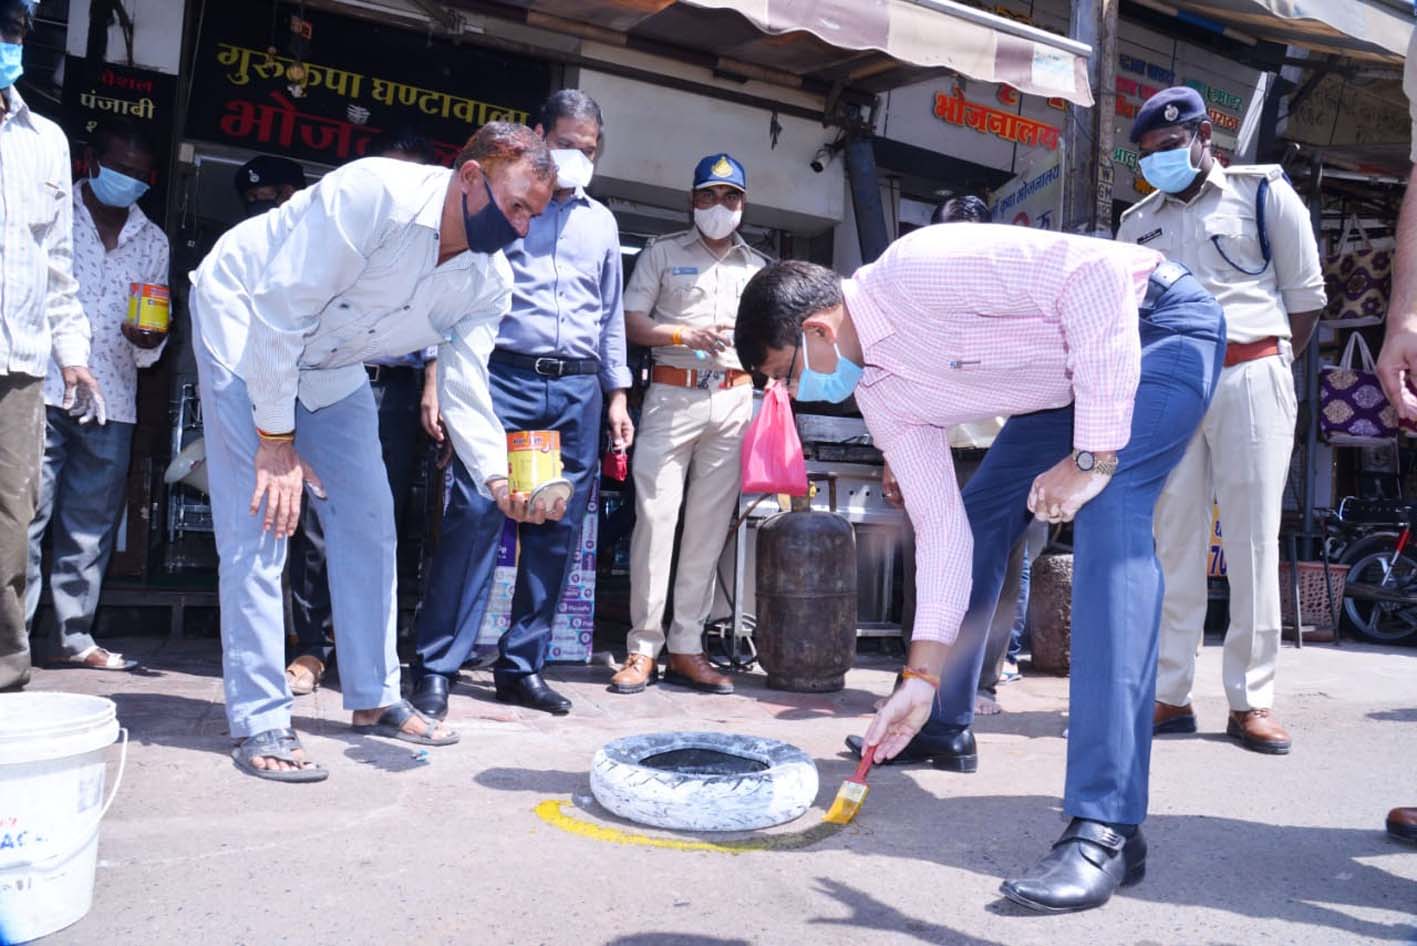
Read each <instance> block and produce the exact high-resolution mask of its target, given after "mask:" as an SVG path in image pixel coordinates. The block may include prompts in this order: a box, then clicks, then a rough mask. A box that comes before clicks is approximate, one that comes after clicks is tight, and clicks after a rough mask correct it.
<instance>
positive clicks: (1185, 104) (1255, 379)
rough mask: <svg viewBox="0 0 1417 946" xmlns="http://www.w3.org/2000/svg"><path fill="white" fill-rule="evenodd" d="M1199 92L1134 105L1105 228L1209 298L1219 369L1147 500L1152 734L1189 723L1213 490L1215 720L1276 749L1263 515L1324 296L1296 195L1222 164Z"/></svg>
mask: <svg viewBox="0 0 1417 946" xmlns="http://www.w3.org/2000/svg"><path fill="white" fill-rule="evenodd" d="M1212 135H1213V132H1212V128H1211V123H1210V120H1209V115H1208V113H1207V110H1206V105H1205V101H1204V100H1203V99H1202V98H1201V96H1200V94H1199V93H1198V92H1196V91H1195V90H1194V89H1191V88H1187V87H1177V88H1171V89H1166V90H1164V91H1162V92H1158V93H1157V94H1156V95H1154V96H1152V98H1151V99H1150V100H1148V101H1147V102H1146V104H1145V105H1143V106H1142V108H1141V111H1140V112H1139V113H1138V114H1137V118H1136V122H1135V124H1134V125H1133V127H1132V133H1131V139H1132V141H1133V142H1134V143H1136V144H1137V145H1138V146H1139V150H1140V153H1141V172H1142V175H1143V176H1144V177H1145V178H1146V181H1147V183H1148V184H1150V185H1151V186H1152V187H1154V188H1156V193H1154V194H1151V195H1150V196H1148V197H1147V198H1146V199H1144V200H1142V201H1140V202H1139V203H1137V204H1136V206H1134V207H1132V208H1131V209H1130V210H1128V211H1127V212H1126V213H1125V214H1123V215H1122V223H1121V227H1120V229H1119V230H1118V234H1117V238H1118V239H1119V240H1126V241H1129V242H1132V243H1139V244H1142V245H1145V246H1147V247H1150V248H1151V249H1154V250H1159V251H1161V252H1162V253H1165V254H1166V255H1167V256H1169V257H1170V258H1171V259H1172V260H1174V261H1176V262H1178V263H1183V264H1185V265H1186V266H1187V267H1189V268H1190V270H1191V272H1192V273H1193V274H1194V275H1195V277H1196V278H1197V279H1199V280H1200V281H1201V283H1202V284H1203V285H1204V286H1205V288H1206V289H1208V290H1210V292H1211V294H1212V295H1214V296H1215V298H1216V299H1217V300H1218V301H1219V302H1220V304H1221V307H1222V308H1223V309H1224V310H1225V320H1226V326H1227V329H1226V337H1227V342H1228V347H1227V351H1226V355H1225V368H1224V370H1223V372H1222V374H1221V376H1220V383H1219V385H1218V386H1217V388H1216V391H1215V398H1214V400H1212V401H1211V405H1210V409H1209V411H1208V412H1207V413H1206V417H1205V420H1204V421H1203V422H1202V424H1201V428H1200V429H1199V430H1198V431H1197V432H1196V434H1195V437H1194V439H1192V441H1191V444H1190V446H1189V447H1188V448H1187V451H1186V455H1185V457H1184V459H1182V461H1181V463H1180V465H1179V466H1178V467H1176V469H1175V471H1173V472H1172V474H1171V477H1170V479H1169V480H1168V481H1167V484H1166V488H1165V490H1164V491H1163V492H1162V495H1161V500H1160V502H1159V503H1158V504H1157V507H1156V546H1157V554H1158V556H1159V557H1160V559H1161V565H1162V569H1163V571H1164V572H1165V576H1166V593H1165V598H1164V601H1163V605H1162V617H1161V638H1160V647H1159V660H1158V662H1157V675H1156V707H1155V715H1154V717H1153V723H1154V729H1155V731H1156V732H1157V733H1193V732H1195V731H1196V726H1197V721H1196V716H1195V714H1194V712H1192V710H1191V691H1192V685H1193V683H1194V681H1195V667H1196V651H1197V649H1198V648H1199V646H1200V643H1201V637H1202V633H1203V629H1204V623H1205V612H1206V604H1207V601H1206V564H1205V562H1206V552H1207V549H1208V546H1209V542H1210V517H1209V516H1207V515H1206V514H1205V510H1206V509H1207V507H1208V506H1209V505H1210V502H1211V498H1212V496H1214V497H1215V498H1216V500H1217V501H1218V503H1219V506H1220V522H1221V523H1222V525H1221V528H1222V529H1223V531H1224V535H1225V558H1226V566H1227V570H1228V579H1229V583H1230V627H1229V630H1228V631H1227V633H1226V636H1225V659H1224V670H1223V677H1224V685H1225V693H1226V697H1227V698H1228V700H1229V703H1230V716H1229V719H1228V720H1227V724H1226V732H1227V734H1228V735H1229V736H1230V737H1231V738H1233V739H1236V740H1238V741H1239V742H1240V743H1241V744H1242V745H1244V746H1245V747H1246V748H1249V749H1252V750H1254V751H1257V752H1263V753H1268V754H1283V753H1286V752H1288V751H1289V747H1290V738H1289V734H1288V733H1287V732H1286V731H1285V730H1284V727H1283V726H1281V725H1280V724H1279V722H1278V721H1277V720H1276V719H1275V718H1274V716H1273V707H1274V676H1275V665H1276V662H1277V660H1278V656H1279V634H1280V615H1279V608H1280V590H1279V523H1280V515H1281V513H1282V509H1283V497H1284V484H1285V481H1286V480H1287V479H1288V476H1289V458H1290V454H1291V452H1292V451H1293V447H1294V423H1295V415H1296V413H1297V406H1296V401H1295V396H1294V377H1293V374H1292V371H1291V365H1292V363H1293V360H1294V356H1295V354H1296V353H1297V352H1301V351H1303V349H1304V346H1305V345H1306V344H1307V343H1308V341H1309V337H1310V335H1311V334H1312V333H1313V329H1314V325H1315V323H1316V322H1317V320H1318V316H1319V312H1320V310H1322V309H1323V307H1324V301H1325V298H1324V280H1323V273H1322V269H1321V267H1320V263H1319V253H1318V246H1317V243H1316V242H1315V240H1314V233H1313V228H1312V225H1311V223H1310V219H1309V211H1308V208H1307V207H1306V206H1305V205H1304V202H1303V200H1301V199H1300V198H1299V195H1298V194H1296V193H1295V192H1294V188H1293V187H1291V186H1290V184H1289V181H1288V180H1287V179H1286V178H1285V176H1284V172H1283V171H1282V170H1281V169H1280V168H1279V167H1278V166H1277V165H1253V166H1231V167H1224V166H1222V164H1221V162H1220V161H1218V160H1217V159H1216V156H1215V153H1214V143H1213V140H1212Z"/></svg>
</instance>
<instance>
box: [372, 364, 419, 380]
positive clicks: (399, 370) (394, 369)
mask: <svg viewBox="0 0 1417 946" xmlns="http://www.w3.org/2000/svg"><path fill="white" fill-rule="evenodd" d="M422 370H423V369H421V368H415V367H413V365H365V366H364V373H365V374H367V375H368V376H369V382H370V383H371V384H386V383H387V382H389V381H394V380H397V379H398V378H411V377H413V376H414V375H415V374H417V373H418V372H419V371H422Z"/></svg>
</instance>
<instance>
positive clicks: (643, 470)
mask: <svg viewBox="0 0 1417 946" xmlns="http://www.w3.org/2000/svg"><path fill="white" fill-rule="evenodd" d="M747 189H748V175H747V172H746V171H744V169H743V165H742V164H740V163H739V162H738V161H737V160H735V159H734V158H733V156H732V155H729V154H724V153H723V152H716V153H714V154H710V155H708V156H706V157H705V158H704V159H703V160H701V161H700V162H699V163H698V165H697V166H696V167H695V168H694V177H693V188H692V191H691V194H690V207H691V208H692V211H693V218H694V225H693V226H692V227H691V228H689V229H688V230H684V231H681V232H679V233H671V234H669V235H667V236H663V237H660V238H659V239H657V240H655V241H654V242H652V243H651V244H650V245H649V246H647V247H646V248H645V249H644V251H643V252H642V253H640V256H639V259H638V260H637V261H636V264H635V271H634V274H633V275H632V276H631V277H630V281H629V284H628V285H627V286H626V288H625V328H626V331H627V333H628V335H629V338H630V341H632V342H634V343H635V344H637V345H644V346H646V347H648V348H652V349H653V350H654V370H653V372H652V374H651V376H650V380H651V384H650V387H649V390H648V391H647V392H646V393H645V401H644V410H643V413H642V415H641V420H640V430H639V439H638V440H637V442H636V447H635V457H634V463H633V464H632V468H633V473H634V477H635V531H634V535H633V536H632V538H631V540H630V576H631V577H630V622H631V629H630V635H629V637H628V639H627V641H626V650H627V652H628V656H627V657H626V661H625V667H624V669H622V670H621V671H620V672H619V673H617V674H616V675H615V677H614V679H613V680H612V681H611V689H612V690H613V691H615V692H617V693H639V692H641V691H643V690H644V688H645V687H646V686H647V685H648V684H650V683H652V682H654V680H655V679H656V678H657V676H658V659H659V654H660V651H661V650H664V649H666V645H667V649H668V651H669V658H668V668H667V671H666V677H665V678H666V680H668V681H670V682H674V683H679V684H683V685H686V686H691V687H694V688H695V689H699V690H703V691H706V692H710V693H731V692H733V683H732V681H731V680H730V679H729V678H728V677H725V676H724V675H722V674H720V673H718V672H717V671H716V670H714V669H713V667H712V665H711V664H709V662H708V659H707V658H705V657H704V654H703V644H702V638H703V628H704V622H705V621H706V620H707V618H708V612H709V608H710V607H711V606H712V603H713V589H714V577H715V573H716V569H717V565H718V558H719V555H720V554H721V553H722V551H723V543H724V541H725V539H726V538H727V535H728V523H729V520H730V519H731V518H732V516H733V511H734V509H736V508H737V501H738V491H739V486H740V469H739V456H740V452H741V449H742V442H743V429H744V428H745V427H746V426H747V425H748V421H749V420H750V419H751V418H752V415H753V385H752V378H751V376H749V375H748V373H747V372H745V371H744V370H743V366H742V365H741V364H739V362H738V355H737V353H736V352H735V351H734V350H733V323H734V320H735V319H736V318H737V313H738V300H739V297H740V296H741V295H742V294H743V287H744V286H746V285H747V283H748V280H749V279H750V278H752V276H753V274H754V273H756V272H757V271H758V270H760V269H762V268H763V267H764V266H765V265H767V262H768V260H767V258H766V257H764V256H763V255H762V254H761V253H758V252H757V251H756V250H754V249H753V248H752V247H750V246H748V244H747V243H746V242H744V240H743V238H742V237H741V236H739V235H738V226H739V224H741V223H742V220H743V207H744V205H745V204H746V203H747V197H746V191H747ZM686 483H687V490H686ZM681 505H683V507H684V531H683V538H682V539H681V540H680V542H679V558H678V567H677V571H676V573H675V579H674V615H673V622H672V624H671V625H670V628H669V633H668V636H667V638H666V635H665V632H664V612H665V603H666V599H667V597H668V594H669V575H670V563H671V561H672V560H673V559H674V533H675V526H676V524H677V522H678V519H679V509H680V506H681Z"/></svg>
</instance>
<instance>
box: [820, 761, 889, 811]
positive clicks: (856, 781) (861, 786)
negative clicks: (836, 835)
mask: <svg viewBox="0 0 1417 946" xmlns="http://www.w3.org/2000/svg"><path fill="white" fill-rule="evenodd" d="M875 755H876V747H875V746H866V747H864V748H863V749H862V750H861V764H860V765H858V766H857V767H856V774H854V775H852V776H851V777H850V778H848V779H847V780H846V781H844V782H842V783H841V788H840V789H838V790H837V793H836V800H835V801H833V802H832V806H831V808H829V809H828V810H827V814H826V817H825V818H823V819H822V820H823V821H824V822H827V823H828V824H850V823H851V819H853V818H855V817H856V813H857V812H858V811H860V810H861V804H862V803H863V802H864V801H866V793H867V792H869V791H870V790H871V789H870V786H868V785H867V784H866V773H867V772H869V771H871V762H872V760H873V759H874V758H875Z"/></svg>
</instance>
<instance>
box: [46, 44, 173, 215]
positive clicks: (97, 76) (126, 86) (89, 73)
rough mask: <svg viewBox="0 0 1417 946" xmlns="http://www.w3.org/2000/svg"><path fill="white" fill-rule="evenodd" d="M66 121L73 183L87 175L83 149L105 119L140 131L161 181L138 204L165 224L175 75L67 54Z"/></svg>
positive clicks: (62, 121)
mask: <svg viewBox="0 0 1417 946" xmlns="http://www.w3.org/2000/svg"><path fill="white" fill-rule="evenodd" d="M62 101H63V113H62V114H63V118H62V120H61V124H62V125H63V126H64V131H65V132H67V133H68V136H69V153H70V156H71V157H72V159H73V165H74V179H75V180H78V179H79V178H82V177H84V176H86V175H87V174H88V169H87V168H86V167H84V146H85V145H87V144H88V143H89V139H90V137H91V136H92V135H93V132H94V129H95V128H97V127H98V125H99V123H100V122H102V121H108V122H118V123H126V124H128V125H132V126H134V127H136V128H139V129H141V130H142V132H143V133H144V134H145V135H147V137H148V140H149V141H150V142H151V143H152V146H153V167H154V168H155V169H156V171H157V180H155V181H150V182H149V183H150V184H153V185H154V186H153V187H152V188H151V189H150V190H149V191H148V192H147V193H146V194H145V195H143V199H142V200H141V201H139V202H138V204H139V206H140V207H142V209H143V212H144V213H145V214H147V215H148V216H149V217H150V218H152V219H153V220H154V221H156V222H157V224H158V226H161V225H162V221H163V212H164V207H165V200H166V197H167V186H166V185H167V174H168V171H169V170H170V169H171V167H172V130H173V115H174V114H175V109H176V102H177V77H176V76H170V75H166V74H165V73H161V72H154V71H152V70H150V69H135V68H133V67H132V66H119V65H114V64H113V63H107V62H99V63H94V62H91V61H89V60H87V59H84V58H82V57H80V56H69V57H67V58H66V60H65V63H64V95H63V100H62Z"/></svg>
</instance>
